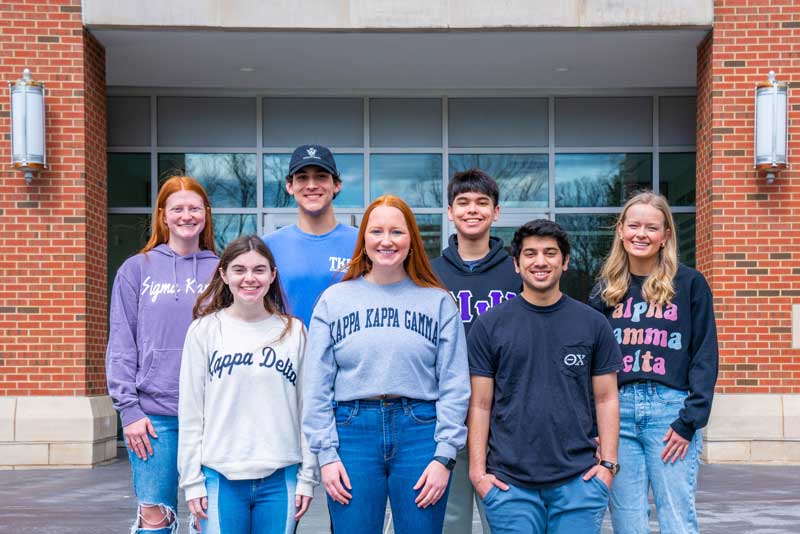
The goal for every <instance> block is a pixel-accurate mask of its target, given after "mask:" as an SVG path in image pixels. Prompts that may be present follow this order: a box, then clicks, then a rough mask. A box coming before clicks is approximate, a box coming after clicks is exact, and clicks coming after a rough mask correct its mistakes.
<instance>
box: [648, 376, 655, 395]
mask: <svg viewBox="0 0 800 534" xmlns="http://www.w3.org/2000/svg"><path fill="white" fill-rule="evenodd" d="M647 393H649V394H650V396H653V395H655V394H656V383H655V382H653V381H652V380H648V381H647Z"/></svg>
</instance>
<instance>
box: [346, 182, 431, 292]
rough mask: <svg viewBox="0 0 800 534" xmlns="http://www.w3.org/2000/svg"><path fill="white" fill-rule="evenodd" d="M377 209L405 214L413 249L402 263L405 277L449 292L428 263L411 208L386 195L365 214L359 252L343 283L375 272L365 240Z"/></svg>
mask: <svg viewBox="0 0 800 534" xmlns="http://www.w3.org/2000/svg"><path fill="white" fill-rule="evenodd" d="M378 206H388V207H390V208H397V209H398V210H400V212H401V213H402V214H403V219H405V222H406V226H408V233H409V235H410V237H411V249H410V250H409V252H408V256H406V258H405V260H403V269H404V270H405V271H406V274H408V277H409V278H411V280H412V281H413V282H414V283H415V284H417V285H418V286H420V287H436V288H439V289H443V290H445V291H447V290H446V289H445V287H444V284H442V282H441V281H440V280H439V279H438V278H437V277H436V275H435V274H433V270H432V269H431V264H430V262H428V256H427V255H426V254H425V248H424V245H423V243H422V235H421V234H420V232H419V227H418V226H417V220H416V219H415V218H414V214H413V213H412V212H411V208H409V207H408V204H406V203H405V202H404V201H403V199H402V198H400V197H396V196H394V195H383V196H381V197H378V198H376V199H375V200H374V201H373V202H372V204H370V205H369V207H368V208H367V210H366V211H365V212H364V217H363V218H362V219H361V226H360V227H359V229H358V239H357V241H356V250H355V251H354V252H353V257H352V258H351V259H350V265H349V266H348V267H347V272H345V274H344V277H342V280H343V281H344V280H352V279H354V278H358V277H359V276H363V275H365V274H366V273H368V272H370V271H371V270H372V261H371V260H370V259H369V257H368V256H367V254H366V251H365V250H364V243H365V241H364V236H365V234H366V233H367V224H368V223H369V216H370V214H372V212H373V210H375V208H377V207H378Z"/></svg>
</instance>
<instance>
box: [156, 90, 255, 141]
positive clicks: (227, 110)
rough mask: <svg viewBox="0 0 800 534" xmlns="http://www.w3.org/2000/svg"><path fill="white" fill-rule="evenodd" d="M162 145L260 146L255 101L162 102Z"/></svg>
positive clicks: (168, 99)
mask: <svg viewBox="0 0 800 534" xmlns="http://www.w3.org/2000/svg"><path fill="white" fill-rule="evenodd" d="M158 145H159V146H180V147H184V146H197V147H201V146H213V147H225V146H235V147H255V146H256V100H255V99H254V98H222V97H208V98H207V97H184V96H181V97H172V96H164V97H160V98H159V99H158Z"/></svg>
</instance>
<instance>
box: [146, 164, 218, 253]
mask: <svg viewBox="0 0 800 534" xmlns="http://www.w3.org/2000/svg"><path fill="white" fill-rule="evenodd" d="M178 191H191V192H192V193H197V194H198V195H200V198H202V199H203V207H204V208H205V211H206V224H205V226H204V227H203V230H202V232H200V250H210V251H211V252H213V253H214V254H216V253H217V247H216V245H215V244H214V224H213V223H212V221H211V203H210V202H209V201H208V194H206V190H205V189H203V186H202V185H200V182H198V181H197V180H195V179H194V178H191V177H189V176H173V177H172V178H170V179H169V180H167V181H166V182H164V183H163V184H162V185H161V189H159V191H158V198H157V199H156V207H155V209H153V220H152V221H151V223H150V227H151V232H150V239H149V240H148V241H147V244H146V245H145V246H144V248H142V250H140V251H139V253H141V254H147V252H149V251H151V250H153V249H154V248H156V247H157V246H158V245H160V244H162V243H167V242H168V241H169V228H167V223H166V218H165V213H164V210H165V209H166V206H167V199H168V198H169V197H170V195H172V194H173V193H177V192H178Z"/></svg>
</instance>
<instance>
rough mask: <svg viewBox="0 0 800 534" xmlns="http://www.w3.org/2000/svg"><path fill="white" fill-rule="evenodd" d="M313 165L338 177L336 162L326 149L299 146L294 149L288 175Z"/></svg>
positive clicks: (318, 146)
mask: <svg viewBox="0 0 800 534" xmlns="http://www.w3.org/2000/svg"><path fill="white" fill-rule="evenodd" d="M309 165H315V166H317V167H320V168H322V169H325V170H326V171H328V172H329V173H331V174H332V175H333V176H335V177H337V178H338V177H339V171H338V170H337V169H336V160H335V159H333V154H331V151H330V150H328V148H327V147H324V146H322V145H301V146H299V147H297V148H295V149H294V152H293V153H292V159H291V161H290V162H289V175H290V176H291V175H293V174H294V173H296V172H297V171H299V170H300V169H302V168H303V167H308V166H309Z"/></svg>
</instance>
